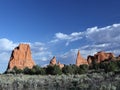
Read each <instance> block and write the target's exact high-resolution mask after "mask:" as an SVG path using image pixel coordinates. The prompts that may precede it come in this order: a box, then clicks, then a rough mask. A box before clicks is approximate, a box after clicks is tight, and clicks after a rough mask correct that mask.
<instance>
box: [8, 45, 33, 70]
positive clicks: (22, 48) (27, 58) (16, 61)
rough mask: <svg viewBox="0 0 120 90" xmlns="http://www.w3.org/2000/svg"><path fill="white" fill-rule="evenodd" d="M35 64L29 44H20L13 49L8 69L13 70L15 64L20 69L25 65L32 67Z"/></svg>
mask: <svg viewBox="0 0 120 90" xmlns="http://www.w3.org/2000/svg"><path fill="white" fill-rule="evenodd" d="M34 65H35V62H34V61H33V59H32V55H31V50H30V46H29V44H20V45H19V46H18V47H16V48H15V49H14V50H13V51H12V54H11V57H10V61H9V64H8V69H10V70H11V69H13V68H14V67H15V66H16V67H17V68H18V69H24V68H25V67H28V68H32V67H33V66H34Z"/></svg>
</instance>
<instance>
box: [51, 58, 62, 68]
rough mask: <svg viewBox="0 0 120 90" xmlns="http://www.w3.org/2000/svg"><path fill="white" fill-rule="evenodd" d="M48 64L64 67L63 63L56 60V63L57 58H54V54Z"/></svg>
mask: <svg viewBox="0 0 120 90" xmlns="http://www.w3.org/2000/svg"><path fill="white" fill-rule="evenodd" d="M49 65H51V66H54V65H58V66H59V67H60V68H63V67H64V64H61V63H60V62H59V61H58V63H57V60H56V57H55V56H54V57H53V58H52V59H51V61H50V64H49Z"/></svg>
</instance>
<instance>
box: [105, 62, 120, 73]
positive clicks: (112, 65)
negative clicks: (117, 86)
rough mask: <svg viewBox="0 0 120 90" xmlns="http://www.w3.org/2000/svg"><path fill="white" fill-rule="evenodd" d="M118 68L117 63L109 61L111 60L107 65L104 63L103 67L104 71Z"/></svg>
mask: <svg viewBox="0 0 120 90" xmlns="http://www.w3.org/2000/svg"><path fill="white" fill-rule="evenodd" d="M118 69H119V67H118V65H117V63H116V62H114V61H111V62H109V63H108V64H107V65H106V67H105V72H111V71H113V72H114V71H116V70H118Z"/></svg>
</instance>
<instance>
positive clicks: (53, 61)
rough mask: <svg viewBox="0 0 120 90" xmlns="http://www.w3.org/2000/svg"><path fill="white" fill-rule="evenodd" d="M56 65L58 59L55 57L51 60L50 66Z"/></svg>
mask: <svg viewBox="0 0 120 90" xmlns="http://www.w3.org/2000/svg"><path fill="white" fill-rule="evenodd" d="M56 64H57V62H56V57H55V56H54V57H53V58H52V59H51V61H50V65H52V66H54V65H56Z"/></svg>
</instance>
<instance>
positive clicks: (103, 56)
mask: <svg viewBox="0 0 120 90" xmlns="http://www.w3.org/2000/svg"><path fill="white" fill-rule="evenodd" d="M114 57H115V55H114V54H113V53H106V52H103V51H101V52H98V53H96V54H95V55H94V56H88V57H87V61H88V64H91V63H92V62H93V61H95V62H96V63H100V62H102V61H104V60H107V59H112V58H114Z"/></svg>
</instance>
